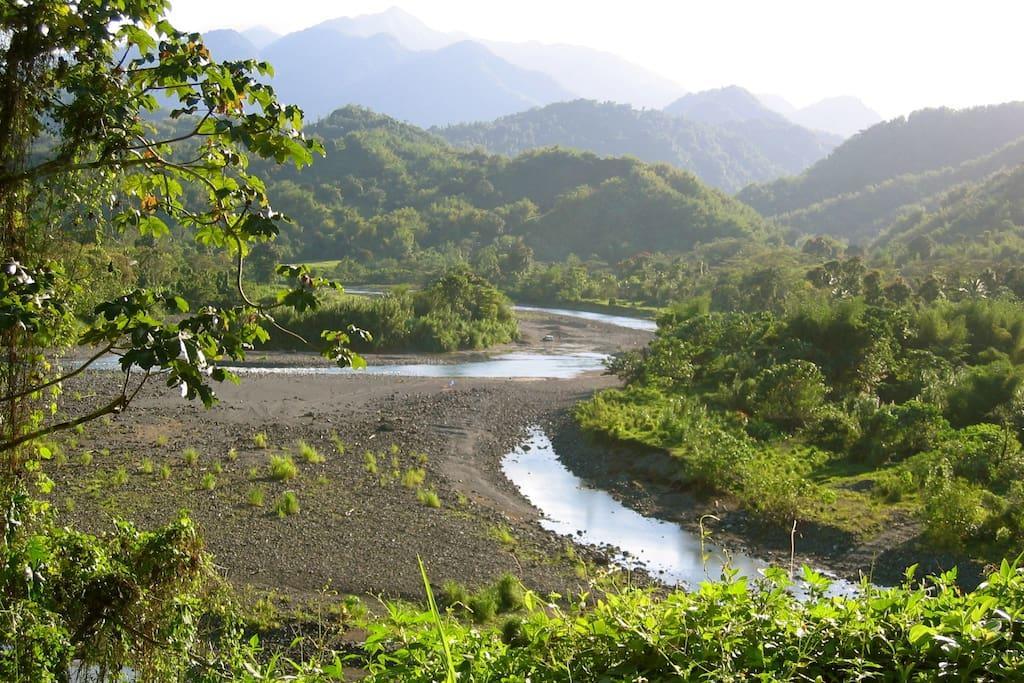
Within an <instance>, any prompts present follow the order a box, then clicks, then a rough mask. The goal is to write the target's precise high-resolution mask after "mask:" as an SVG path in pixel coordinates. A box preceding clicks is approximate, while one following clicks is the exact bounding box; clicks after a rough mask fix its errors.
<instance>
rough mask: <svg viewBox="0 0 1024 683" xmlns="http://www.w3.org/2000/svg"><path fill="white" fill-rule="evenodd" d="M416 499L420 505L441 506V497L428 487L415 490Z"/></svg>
mask: <svg viewBox="0 0 1024 683" xmlns="http://www.w3.org/2000/svg"><path fill="white" fill-rule="evenodd" d="M416 500H418V501H419V502H420V505H423V506H425V507H428V508H439V507H441V499H440V498H439V497H438V495H437V493H435V492H434V491H431V490H429V489H419V490H418V491H416Z"/></svg>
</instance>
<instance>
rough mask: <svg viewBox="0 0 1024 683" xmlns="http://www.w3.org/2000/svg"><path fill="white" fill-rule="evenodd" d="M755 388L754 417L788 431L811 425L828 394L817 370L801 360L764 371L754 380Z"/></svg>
mask: <svg viewBox="0 0 1024 683" xmlns="http://www.w3.org/2000/svg"><path fill="white" fill-rule="evenodd" d="M755 385H756V388H755V390H754V396H753V398H752V401H751V403H752V406H751V407H752V408H753V412H754V414H755V415H757V416H758V417H759V418H761V419H763V420H767V421H769V422H772V423H773V424H777V425H779V426H780V427H782V428H784V429H788V430H794V429H798V428H800V427H804V426H806V425H808V424H811V423H812V422H814V421H815V420H816V419H817V418H818V416H819V414H820V412H821V409H822V406H823V404H824V402H825V396H826V394H828V386H827V385H826V384H825V377H824V375H822V373H821V370H819V369H818V366H817V365H815V364H814V363H811V362H810V361H805V360H794V361H789V362H788V363H782V364H780V365H774V366H772V367H770V368H767V369H765V370H763V371H762V372H761V373H760V374H759V375H758V376H757V378H756V380H755Z"/></svg>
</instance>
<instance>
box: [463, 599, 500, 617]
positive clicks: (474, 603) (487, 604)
mask: <svg viewBox="0 0 1024 683" xmlns="http://www.w3.org/2000/svg"><path fill="white" fill-rule="evenodd" d="M466 606H467V607H469V611H470V612H471V613H472V615H473V621H474V622H476V623H477V624H484V623H486V622H488V621H490V620H491V619H493V618H494V617H495V616H497V614H498V601H497V600H495V599H494V596H493V595H490V594H489V593H488V592H480V593H477V594H476V595H473V596H470V598H469V602H468V603H467V604H466Z"/></svg>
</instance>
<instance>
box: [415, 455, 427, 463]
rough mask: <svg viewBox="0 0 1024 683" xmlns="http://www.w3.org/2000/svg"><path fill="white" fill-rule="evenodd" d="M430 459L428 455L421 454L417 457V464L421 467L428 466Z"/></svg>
mask: <svg viewBox="0 0 1024 683" xmlns="http://www.w3.org/2000/svg"><path fill="white" fill-rule="evenodd" d="M429 459H430V458H429V457H428V456H427V454H426V453H420V454H419V455H417V456H416V462H417V463H419V464H420V465H426V464H427V460H429Z"/></svg>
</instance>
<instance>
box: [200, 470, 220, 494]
mask: <svg viewBox="0 0 1024 683" xmlns="http://www.w3.org/2000/svg"><path fill="white" fill-rule="evenodd" d="M199 486H200V487H201V488H202V489H203V490H205V491H212V490H214V489H215V488H217V477H215V476H213V472H207V473H206V474H204V475H203V480H202V482H200V484H199Z"/></svg>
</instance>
